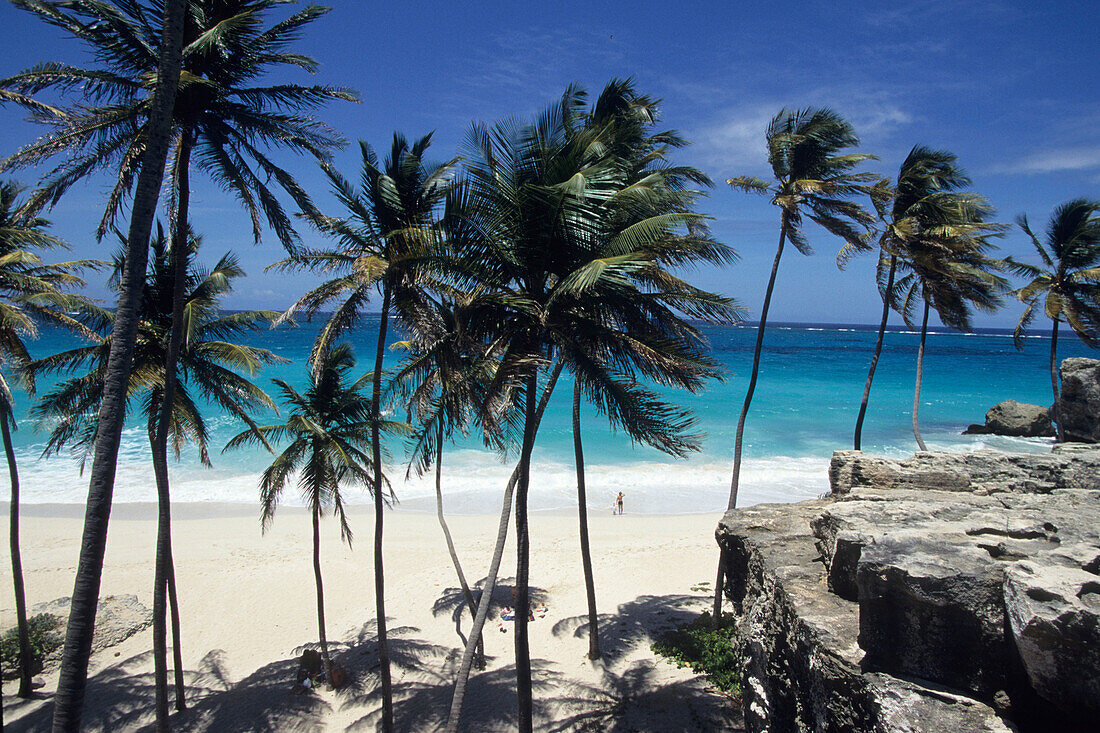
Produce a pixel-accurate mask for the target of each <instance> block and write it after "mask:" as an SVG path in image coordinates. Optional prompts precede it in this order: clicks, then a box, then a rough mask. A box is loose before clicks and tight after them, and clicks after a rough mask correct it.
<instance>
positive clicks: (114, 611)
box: [30, 595, 153, 669]
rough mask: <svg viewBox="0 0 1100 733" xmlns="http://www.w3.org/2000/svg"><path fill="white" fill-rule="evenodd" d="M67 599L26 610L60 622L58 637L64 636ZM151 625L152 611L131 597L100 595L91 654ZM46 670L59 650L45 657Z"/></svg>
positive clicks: (55, 662) (66, 620) (56, 656)
mask: <svg viewBox="0 0 1100 733" xmlns="http://www.w3.org/2000/svg"><path fill="white" fill-rule="evenodd" d="M71 602H72V601H71V599H70V598H69V597H68V596H66V597H64V598H57V599H55V600H52V601H47V602H45V603H39V604H37V605H35V606H33V607H32V608H31V610H30V615H31V616H34V615H37V614H40V613H48V614H50V615H51V616H54V617H56V618H57V619H58V620H59V621H60V628H61V629H62V631H61V632H60V634H61V636H62V637H64V631H63V630H64V628H65V624H66V623H67V622H68V620H69V606H70V604H71ZM152 623H153V612H152V611H151V610H149V609H148V608H147V607H146V606H145V605H144V604H142V603H141V601H139V600H138V597H137V596H135V595H124V596H104V597H103V598H100V599H99V606H98V607H97V609H96V615H95V632H94V634H93V635H92V652H93V653H95V652H99V651H103V650H104V649H108V648H110V647H113V646H115V645H116V644H121V643H122V642H124V641H126V640H127V639H129V638H130V637H131V636H133V635H134V634H137V633H139V632H141V631H144V630H145V629H147V628H149V627H150V626H151V625H152ZM44 661H45V664H46V668H47V669H48V668H50V667H51V666H53V665H54V664H57V663H58V662H60V661H61V649H60V648H59V649H57V650H55V651H54V652H52V653H51V654H49V655H47V656H46V659H45V660H44Z"/></svg>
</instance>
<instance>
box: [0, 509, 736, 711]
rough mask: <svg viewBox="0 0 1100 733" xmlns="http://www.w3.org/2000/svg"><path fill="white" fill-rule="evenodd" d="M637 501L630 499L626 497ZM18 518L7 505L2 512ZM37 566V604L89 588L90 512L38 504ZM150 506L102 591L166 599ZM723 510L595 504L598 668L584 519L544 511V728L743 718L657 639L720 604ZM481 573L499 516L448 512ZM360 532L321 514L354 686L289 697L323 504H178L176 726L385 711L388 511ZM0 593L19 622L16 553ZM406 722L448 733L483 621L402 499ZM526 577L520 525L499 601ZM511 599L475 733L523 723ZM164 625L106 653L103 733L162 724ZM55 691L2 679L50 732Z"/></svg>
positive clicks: (536, 565) (481, 679) (307, 616)
mask: <svg viewBox="0 0 1100 733" xmlns="http://www.w3.org/2000/svg"><path fill="white" fill-rule="evenodd" d="M628 509H629V506H628ZM2 516H3V522H4V525H3V526H4V527H6V526H7V514H6V511H5V512H4V513H3V515H2ZM22 516H23V532H22V540H23V541H22V548H23V549H22V552H23V567H24V574H25V579H26V587H27V600H28V603H29V604H30V605H34V604H36V603H40V602H44V601H50V600H53V599H55V598H59V597H61V596H68V595H70V594H71V592H72V583H73V574H74V572H75V566H76V560H77V554H78V543H79V538H80V534H81V530H82V526H83V518H82V514H81V512H80V509H79V508H78V507H72V506H68V507H66V506H37V507H26V508H25V509H24V511H23V515H22ZM153 517H154V513H153V508H152V507H150V506H142V505H120V506H118V507H116V508H115V511H114V513H113V516H112V521H111V528H110V534H109V538H108V544H107V556H106V561H105V570H104V574H103V584H102V592H101V595H103V596H107V595H121V594H134V595H136V596H137V597H138V599H139V600H140V601H141V602H142V603H144V604H145V605H147V606H149V607H151V606H152V593H151V586H152V575H153V562H152V560H153V550H154V531H155V521H154V519H153ZM718 518H719V517H718V516H716V515H672V516H632V515H630V514H629V513H628V514H626V515H624V516H621V517H616V516H610V515H609V514H608V515H603V514H600V515H597V516H593V517H591V520H590V521H591V526H590V532H591V538H592V554H593V563H594V573H595V579H596V594H597V603H598V609H599V611H600V629H601V632H600V633H601V641H602V647H603V652H604V657H603V659H601V660H599V661H596V662H590V661H589V660H588V659H587V657H586V652H587V649H588V640H587V633H586V630H585V628H584V627H585V622H586V616H585V613H586V601H585V593H584V583H583V576H582V572H581V564H580V554H579V550H578V540H577V536H578V535H577V533H578V530H577V520H576V517H575V516H569V515H556V514H555V515H542V514H535V515H533V516H532V518H531V586H532V594H533V597H534V598H535V600H536V601H538V602H542V603H545V604H546V609H547V610H546V615H545V617H540V618H536V620H535V621H534V622H533V623H531V624H530V627H529V628H530V639H531V656H532V660H533V662H532V666H533V670H534V680H535V683H534V684H535V716H536V718H535V727H536V730H545V731H550V730H623V731H625V730H653V731H668V730H730V729H735V728H736V727H737V726H738V725H739V715H738V713H737V711H736V706H735V705H733V704H732V703H731V701H730V700H729V699H728V698H727V697H725V696H723V695H721V694H719V693H716V692H714V691H713V690H710V689H708V686H707V684H706V682H705V680H703V679H702V678H700V677H699V676H697V675H695V674H693V673H692V672H691V671H690V670H686V669H684V670H681V669H677V668H676V667H675V666H674V665H673V664H671V663H669V662H668V661H667V660H664V659H661V658H659V657H656V656H655V655H654V654H653V652H652V651H651V650H650V642H651V641H652V639H653V638H655V637H656V636H658V635H659V634H660V633H661V632H662V631H663V630H665V629H667V628H669V627H670V626H672V625H674V624H677V623H681V622H683V621H685V620H687V619H689V618H692V617H694V616H695V615H696V614H698V613H699V612H700V611H702V610H704V609H706V608H707V605H708V593H709V591H710V589H711V586H712V583H713V577H714V570H715V563H716V560H717V557H716V554H717V549H716V545H715V543H714V528H715V526H716V524H717V521H718ZM449 521H450V526H451V531H452V533H453V535H454V540H455V544H456V546H457V549H458V552H459V556H460V558H461V560H462V562H463V564H464V569H465V571H466V574H467V576H468V577H469V578H470V579H471V580H472V581H476V580H478V579H480V578H482V577H483V576H484V575H485V572H486V569H487V568H488V563H489V558H490V555H491V552H492V546H493V542H494V539H495V536H496V527H497V521H498V518H497V517H490V516H483V517H471V516H455V517H452V518H450V519H449ZM350 522H351V526H352V529H353V531H354V532H355V538H354V544H353V547H352V548H350V549H349V548H348V547H347V546H346V545H344V544H342V543H341V541H340V537H339V532H338V528H337V525H336V523H335V521H334V520H333V519H332V518H331V517H329V518H327V521H323V522H322V526H321V533H322V547H321V558H322V565H323V573H324V589H325V614H326V621H327V631H328V638H329V640H330V642H331V643H332V646H333V651H334V656H335V658H337V659H339V660H340V661H342V663H343V664H344V666H346V667H347V668H348V670H349V672H350V676H351V684H350V685H349V686H348V687H347V688H345V689H343V690H340V691H331V690H326V689H319V690H316V691H312V692H308V693H306V694H304V695H294V694H291V688H292V686H293V682H294V676H295V672H296V669H297V657H298V655H299V654H300V652H301V649H302V648H303V645H307V644H311V643H315V642H316V641H317V617H316V601H315V594H314V580H313V570H312V559H311V554H310V553H311V547H310V523H309V517H308V515H307V514H306V513H305V512H304V511H303V510H301V509H295V508H293V507H285V508H280V510H279V515H278V517H277V518H276V520H275V523H274V525H273V526H272V527H271V528H270V529H269V530H268V532H267V533H266V534H264V535H261V532H260V525H259V521H258V519H257V512H256V510H255V509H254V508H252V507H247V506H237V505H212V504H211V505H199V504H190V505H180V506H178V507H177V508H176V509H175V521H174V523H173V533H174V547H175V557H176V574H177V582H178V587H179V593H180V602H181V616H182V626H183V628H182V643H181V646H182V648H183V661H184V668H185V669H186V671H187V680H188V686H189V696H190V698H189V705H190V706H191V708H190V709H189V710H188V711H186V712H185V713H182V714H176V715H174V717H173V728H174V729H176V730H195V731H234V730H242V731H244V730H250V731H251V730H296V731H313V730H374V729H375V728H376V726H377V722H378V717H379V707H380V702H379V695H378V690H377V685H378V675H377V651H376V644H375V638H376V637H375V625H374V621H373V618H374V607H375V601H374V581H373V575H372V552H371V550H372V544H373V540H372V530H373V516H372V514H371V511H370V509H369V507H355V508H353V510H352V512H351V515H350ZM4 563H5V565H4V568H3V574H2V575H0V578H2V581H0V582H2V585H3V588H2V591H0V592H2V593H3V595H2V596H0V606H3V608H4V609H5V610H4V611H3V614H2V615H3V618H4V620H5V622H7V623H10V622H11V620H12V619H13V618H14V614H13V612H12V611H11V609H12V608H14V601H13V598H12V595H11V572H10V564H9V561H8V559H7V557H5V558H4ZM385 563H386V594H385V595H386V604H387V605H386V610H387V616H388V617H389V632H390V642H391V656H392V658H393V682H394V688H395V708H396V716H395V717H396V727H397V729H398V730H402V731H416V730H435V729H436V728H437V727H438V725H439V723H440V721H441V720H444V719H445V718H446V714H447V708H448V706H449V704H450V700H451V690H452V682H453V679H454V671H455V668H456V667H457V661H458V659H459V658H460V656H461V648H462V645H463V640H462V638H460V633H461V634H465V633H467V632H468V630H469V626H470V620H469V617H468V616H465V617H463V618H461V620H460V622H459V623H458V624H457V627H456V621H455V614H454V609H455V605H456V603H457V600H458V596H459V594H458V592H457V588H456V587H457V581H456V579H455V578H456V576H455V572H454V569H453V567H452V565H451V562H450V559H449V557H448V555H447V552H446V547H445V545H444V542H443V537H442V533H441V531H440V528H439V525H438V523H437V521H436V518H435V516H434V515H431V514H422V513H414V512H407V511H402V510H400V509H398V510H394V511H388V512H387V515H386V532H385ZM514 574H515V545H514V524H513V525H512V526H511V528H510V534H509V542H508V546H507V549H506V554H505V556H504V561H503V563H502V566H501V581H500V583H499V585H500V589H499V590H498V591H497V594H496V596H495V597H496V598H498V599H499V600H500V602H501V603H502V604H507V603H508V599H509V596H510V588H511V584H512V576H514ZM497 613H498V612H497V611H494V613H493V617H491V618H490V621H489V622H488V623H487V624H486V632H485V645H486V646H485V648H486V653H487V655H488V656H489V661H488V666H487V668H486V670H485V671H483V672H476V671H475V673H474V675H473V677H472V679H471V682H470V686H469V690H468V694H467V698H466V706H465V710H464V717H463V723H464V725H463V729H464V730H470V731H495V730H510V729H514V725H515V707H516V703H515V692H514V689H515V682H514V666H513V665H514V662H513V660H514V651H513V634H512V630H511V625H510V624H509V623H506V622H501V621H500V619H499V618H498V617H497ZM151 649H152V634H151V630H146V631H143V632H141V633H139V634H137V635H135V636H133V637H131V638H130V639H128V640H126V641H124V642H122V643H121V644H119V645H117V646H115V647H113V648H110V649H108V650H105V651H103V652H101V653H98V654H96V655H94V656H93V659H92V669H91V672H90V680H89V687H88V696H87V706H86V712H85V717H84V723H85V726H86V728H87V729H88V730H92V731H99V730H102V731H128V730H137V729H141V728H143V727H147V726H148V725H149V724H150V723H151V721H152V699H153V679H152V678H153V675H152V661H151ZM41 679H42V681H43V682H44V683H45V684H44V686H43V687H42V688H41V690H40V691H39V692H40V698H41V699H38V700H34V701H30V702H26V701H20V700H18V699H17V698H15V697H14V692H15V687H16V684H15V683H14V682H9V683H6V684H5V685H4V719H5V723H7V724H8V726H9V727H8V730H12V731H16V730H43V729H46V728H47V727H48V716H49V707H50V704H49V695H50V693H52V691H53V689H54V688H55V686H56V683H57V674H56V671H53V672H47V673H46V674H44V675H42V677H41Z"/></svg>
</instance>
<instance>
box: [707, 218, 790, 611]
mask: <svg viewBox="0 0 1100 733" xmlns="http://www.w3.org/2000/svg"><path fill="white" fill-rule="evenodd" d="M786 219H787V217H786V214H783V215H782V224H781V226H780V231H779V247H777V248H776V250H775V261H774V262H772V272H771V275H770V276H769V277H768V288H767V290H765V291H764V305H763V307H762V308H761V309H760V323H759V325H758V326H757V328H756V346H755V347H754V349H753V352H752V374H751V375H750V376H749V388H748V391H747V392H746V393H745V404H744V405H742V406H741V416H740V417H739V418H737V434H736V436H735V438H734V441H733V478H732V479H731V481H730V499H729V503H728V504H727V505H726V511H730V510H731V509H736V508H737V490H738V488H739V483H740V480H741V444H742V440H743V438H744V435H745V418H746V417H747V416H748V414H749V405H751V404H752V395H753V393H754V392H755V391H756V378H757V376H758V375H759V374H760V352H761V351H762V349H763V346H764V329H765V328H766V327H767V324H768V308H769V307H770V306H771V302H772V290H774V289H775V276H776V273H778V272H779V260H780V258H782V257H783V245H785V244H786V243H787V221H786ZM726 562H727V558H726V551H725V550H722V551H721V553H720V554H719V558H718V577H717V578H716V579H715V581H714V613H713V614H712V616H711V621H712V623H714V624H715V625H716V626H717V624H718V623H719V621H720V620H721V618H722V593H723V592H724V590H725V583H726Z"/></svg>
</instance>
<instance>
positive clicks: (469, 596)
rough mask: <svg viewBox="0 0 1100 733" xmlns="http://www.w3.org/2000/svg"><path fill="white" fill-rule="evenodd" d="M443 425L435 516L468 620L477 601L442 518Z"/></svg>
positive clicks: (482, 659) (438, 440)
mask: <svg viewBox="0 0 1100 733" xmlns="http://www.w3.org/2000/svg"><path fill="white" fill-rule="evenodd" d="M442 479H443V424H442V423H440V424H439V429H438V432H437V434H436V446H435V515H436V518H438V519H439V526H440V527H442V528H443V538H444V539H445V540H446V541H447V552H448V553H449V554H450V556H451V563H452V564H453V565H454V566H455V573H456V574H457V575H458V584H459V586H461V588H462V596H463V598H465V599H466V607H467V608H468V609H469V610H470V619H471V620H472V619H475V618H477V601H475V600H474V594H473V593H472V592H471V591H470V585H469V583H467V582H466V573H464V572H462V563H461V562H459V560H458V551H457V550H455V543H454V540H453V539H452V538H451V529H450V527H448V526H447V519H446V518H445V517H444V516H443V485H442V483H443V482H442ZM478 659H479V660H480V661H479V666H482V665H484V664H485V646H484V644H483V643H482V644H479V645H478Z"/></svg>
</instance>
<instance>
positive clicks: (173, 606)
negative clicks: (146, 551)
mask: <svg viewBox="0 0 1100 733" xmlns="http://www.w3.org/2000/svg"><path fill="white" fill-rule="evenodd" d="M166 566H167V568H168V616H169V619H170V620H171V622H172V664H173V665H174V667H173V671H174V673H175V685H176V710H177V711H179V712H183V711H184V710H186V709H187V702H186V700H185V699H184V690H185V684H184V679H183V651H182V650H181V649H180V605H179V599H178V598H177V597H176V569H175V561H174V560H173V559H172V548H171V546H169V548H168V562H167V563H166Z"/></svg>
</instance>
